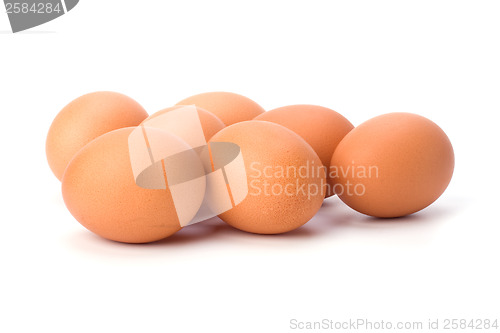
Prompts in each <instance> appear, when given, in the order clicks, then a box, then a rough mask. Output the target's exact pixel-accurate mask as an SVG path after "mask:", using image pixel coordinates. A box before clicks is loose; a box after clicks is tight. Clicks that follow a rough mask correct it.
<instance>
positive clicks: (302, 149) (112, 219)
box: [46, 92, 454, 243]
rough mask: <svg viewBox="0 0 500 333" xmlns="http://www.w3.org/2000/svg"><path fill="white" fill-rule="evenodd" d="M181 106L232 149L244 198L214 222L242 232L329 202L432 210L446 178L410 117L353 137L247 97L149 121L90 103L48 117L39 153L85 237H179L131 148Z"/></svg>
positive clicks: (269, 227)
mask: <svg viewBox="0 0 500 333" xmlns="http://www.w3.org/2000/svg"><path fill="white" fill-rule="evenodd" d="M183 105H194V106H195V107H196V111H197V112H198V117H199V121H200V123H201V127H202V129H203V134H204V136H205V139H206V141H207V142H208V143H209V144H210V143H214V142H230V143H234V144H236V145H238V146H239V147H240V149H241V154H242V157H243V160H244V166H245V171H246V177H247V183H246V185H247V186H248V194H247V195H246V197H245V198H244V200H242V201H241V202H240V203H238V204H236V205H233V207H232V208H231V209H229V210H227V211H225V212H223V213H221V214H220V215H219V217H220V218H221V219H222V220H223V221H224V222H226V223H228V224H229V225H231V226H233V227H235V228H237V229H240V230H242V231H246V232H251V233H257V234H278V233H284V232H288V231H291V230H294V229H296V228H298V227H300V226H302V225H303V224H305V223H306V222H308V221H309V220H311V219H312V217H313V216H314V215H315V214H316V213H317V212H318V210H319V209H320V207H321V205H322V203H323V201H324V199H325V197H329V196H332V195H338V196H339V198H340V199H341V200H342V201H343V202H344V203H345V204H347V205H348V206H349V207H351V208H353V209H354V210H356V211H358V212H360V213H363V214H366V215H370V216H374V217H380V218H393V217H400V216H405V215H408V214H412V213H415V212H417V211H419V210H421V209H423V208H425V207H427V206H429V205H430V204H432V203H433V202H434V201H435V200H436V199H437V198H438V197H439V196H440V195H441V194H442V193H443V192H444V191H445V189H446V187H447V186H448V184H449V182H450V180H451V177H452V174H453V168H454V153H453V148H452V145H451V143H450V140H449V139H448V137H447V136H446V134H445V133H444V132H443V131H442V130H441V128H439V127H438V126H437V125H436V124H435V123H433V122H432V121H431V120H429V119H426V118H424V117H422V116H419V115H416V114H411V113H389V114H384V115H381V116H378V117H375V118H372V119H370V120H368V121H366V122H364V123H362V124H361V125H359V126H357V127H354V126H353V125H352V124H351V123H350V122H349V121H348V120H347V119H346V118H345V117H344V116H342V115H340V114H339V113H337V112H335V111H333V110H331V109H328V108H326V107H321V106H316V105H290V106H284V107H280V108H277V109H274V110H270V111H267V112H265V110H264V109H263V108H262V107H261V106H259V105H258V104H257V103H255V102H254V101H252V100H250V99H248V98H246V97H244V96H241V95H238V94H234V93H227V92H211V93H203V94H199V95H195V96H192V97H189V98H186V99H184V100H182V101H180V102H179V103H177V104H176V106H173V107H170V108H167V109H164V110H161V111H159V112H157V113H155V114H152V115H151V116H149V115H148V113H147V112H146V111H145V110H144V108H143V107H142V106H141V105H140V104H139V103H137V102H136V101H134V100H133V99H131V98H130V97H127V96H125V95H122V94H119V93H114V92H95V93H90V94H87V95H84V96H81V97H79V98H77V99H75V100H74V101H72V102H71V103H69V104H68V105H67V106H66V107H65V108H64V109H63V110H62V111H61V112H60V113H59V114H58V115H57V117H56V118H55V120H54V121H53V123H52V126H51V127H50V130H49V133H48V137H47V143H46V153H47V159H48V162H49V165H50V167H51V169H52V171H53V172H54V174H55V175H56V177H57V178H58V179H59V180H61V181H62V194H63V198H64V202H65V204H66V206H67V208H68V209H69V211H70V212H71V214H72V215H73V216H74V217H75V219H76V220H78V221H79V222H80V223H81V224H82V225H83V226H84V227H86V228H87V229H88V230H90V231H92V232H94V233H96V234H98V235H100V236H102V237H104V238H107V239H111V240H114V241H119V242H126V243H146V242H153V241H157V240H160V239H163V238H165V237H168V236H170V235H172V234H173V233H175V232H177V231H178V230H180V229H181V224H180V223H179V216H178V215H177V212H176V210H175V208H174V203H173V199H172V194H171V192H170V191H169V189H168V187H167V189H166V190H165V189H148V188H144V187H141V186H138V185H137V184H136V181H135V179H134V175H133V171H132V167H131V162H130V156H129V145H128V140H129V136H130V134H131V133H132V132H133V131H134V129H136V128H138V126H140V125H141V124H143V123H144V122H145V121H147V120H150V119H152V118H154V117H158V116H160V115H162V114H165V113H168V112H172V111H173V110H179V108H182V106H183ZM193 112H194V111H193ZM188 167H189V166H188V165H186V168H188Z"/></svg>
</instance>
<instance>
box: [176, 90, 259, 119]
mask: <svg viewBox="0 0 500 333" xmlns="http://www.w3.org/2000/svg"><path fill="white" fill-rule="evenodd" d="M192 104H194V105H196V106H198V107H200V108H203V109H205V110H207V111H209V112H211V113H213V114H214V115H216V116H217V117H219V119H220V120H222V122H223V123H224V124H225V125H226V126H229V125H232V124H235V123H238V122H241V121H245V120H252V119H253V118H255V117H257V116H258V115H259V114H261V113H263V112H264V109H263V108H262V107H261V106H260V105H259V104H257V103H255V102H254V101H252V100H251V99H249V98H247V97H245V96H241V95H238V94H235V93H230V92H207V93H203V94H199V95H194V96H191V97H188V98H186V99H184V100H182V101H180V102H179V103H177V105H192Z"/></svg>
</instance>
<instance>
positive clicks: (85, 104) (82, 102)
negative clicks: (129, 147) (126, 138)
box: [46, 91, 148, 180]
mask: <svg viewBox="0 0 500 333" xmlns="http://www.w3.org/2000/svg"><path fill="white" fill-rule="evenodd" d="M147 117H148V114H147V112H146V111H145V110H144V108H143V107H142V106H141V105H139V103H137V102H136V101H134V100H133V99H132V98H130V97H128V96H125V95H122V94H119V93H116V92H109V91H99V92H94V93H90V94H86V95H83V96H81V97H78V98H77V99H75V100H73V101H72V102H71V103H69V104H68V105H66V106H65V107H64V108H63V109H62V110H61V112H59V114H58V115H57V116H56V118H55V119H54V121H53V122H52V125H51V126H50V129H49V133H48V135H47V141H46V154H47V160H48V162H49V166H50V168H51V169H52V172H53V173H54V175H55V176H56V177H57V178H58V179H59V180H61V178H62V176H63V173H64V170H65V169H66V166H67V165H68V163H69V161H70V160H71V159H72V158H73V156H74V155H75V154H76V152H78V151H79V150H80V149H81V148H83V147H84V146H85V145H86V144H87V143H89V142H90V141H92V140H93V139H95V138H97V137H98V136H100V135H102V134H105V133H107V132H110V131H112V130H115V129H118V128H123V127H128V126H137V125H139V124H140V123H141V122H142V121H143V120H144V119H146V118H147Z"/></svg>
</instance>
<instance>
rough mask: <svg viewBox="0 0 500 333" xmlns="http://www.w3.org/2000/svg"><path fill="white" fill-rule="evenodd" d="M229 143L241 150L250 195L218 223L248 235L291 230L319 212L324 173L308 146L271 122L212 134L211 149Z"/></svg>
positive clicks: (243, 123) (324, 184)
mask: <svg viewBox="0 0 500 333" xmlns="http://www.w3.org/2000/svg"><path fill="white" fill-rule="evenodd" d="M213 142H231V143H234V144H237V145H238V146H239V147H240V149H241V155H242V157H243V160H244V165H245V170H246V177H247V184H248V194H247V196H246V197H245V198H244V199H243V201H242V202H241V203H240V204H238V205H236V206H235V207H234V208H232V209H231V210H229V211H227V212H224V213H222V214H220V215H219V217H220V218H221V219H222V220H223V221H225V222H226V223H228V224H229V225H231V226H233V227H235V228H237V229H240V230H243V231H247V232H251V233H257V234H278V233H284V232H288V231H291V230H294V229H296V228H298V227H300V226H302V225H303V224H305V223H306V222H307V221H309V220H310V219H311V218H312V217H313V216H314V215H315V214H316V212H317V211H318V210H319V209H320V207H321V204H322V202H323V199H324V196H325V187H326V178H325V169H324V167H323V165H322V163H321V160H320V159H319V157H318V155H317V154H316V153H315V152H314V150H313V149H312V148H311V146H310V145H309V144H307V142H305V141H304V139H302V138H301V137H300V136H298V135H297V134H296V133H294V132H293V131H291V130H289V129H287V128H285V127H283V126H281V125H278V124H274V123H271V122H266V121H257V120H252V121H245V122H240V123H237V124H234V125H231V126H228V127H226V128H224V129H223V130H221V131H220V132H218V133H217V134H215V135H214V136H213V137H212V139H211V140H210V143H213Z"/></svg>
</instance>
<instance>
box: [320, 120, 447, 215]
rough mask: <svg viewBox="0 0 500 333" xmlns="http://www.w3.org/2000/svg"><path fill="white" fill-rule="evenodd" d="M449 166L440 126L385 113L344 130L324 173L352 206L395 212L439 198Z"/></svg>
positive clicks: (421, 206) (411, 210)
mask: <svg viewBox="0 0 500 333" xmlns="http://www.w3.org/2000/svg"><path fill="white" fill-rule="evenodd" d="M453 168H454V154H453V148H452V146H451V143H450V140H449V139H448V137H447V136H446V134H445V133H444V132H443V130H441V128H439V127H438V126H437V125H436V124H435V123H433V122H432V121H430V120H429V119H426V118H424V117H422V116H419V115H415V114H411V113H389V114H385V115H381V116H378V117H375V118H373V119H370V120H368V121H366V122H364V123H363V124H361V125H359V126H358V127H356V128H355V129H353V130H352V131H351V132H350V133H349V134H347V135H346V136H345V138H344V139H343V140H342V141H341V142H340V144H339V145H338V147H337V149H336V150H335V153H334V154H333V157H332V161H331V167H330V170H329V173H330V179H331V180H332V183H331V186H333V190H334V191H335V193H336V194H337V195H338V196H339V197H340V199H341V200H342V201H344V202H345V203H346V204H347V205H348V206H350V207H351V208H353V209H355V210H357V211H358V212H361V213H363V214H367V215H371V216H376V217H399V216H404V215H408V214H412V213H415V212H417V211H419V210H421V209H424V208H425V207H427V206H429V205H430V204H431V203H433V202H434V201H435V200H436V199H437V198H439V196H440V195H441V194H442V193H443V192H444V190H445V189H446V187H447V186H448V184H449V182H450V180H451V176H452V174H453Z"/></svg>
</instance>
